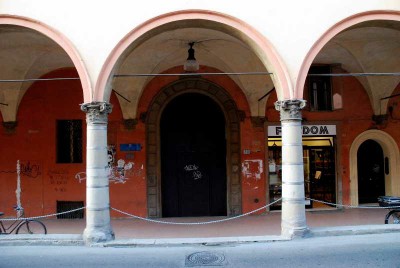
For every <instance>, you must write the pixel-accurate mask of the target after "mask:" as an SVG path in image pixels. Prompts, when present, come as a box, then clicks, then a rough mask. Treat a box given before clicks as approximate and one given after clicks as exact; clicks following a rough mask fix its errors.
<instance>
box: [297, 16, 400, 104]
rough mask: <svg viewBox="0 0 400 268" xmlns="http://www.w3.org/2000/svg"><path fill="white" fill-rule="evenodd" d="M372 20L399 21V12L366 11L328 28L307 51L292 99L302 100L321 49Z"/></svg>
mask: <svg viewBox="0 0 400 268" xmlns="http://www.w3.org/2000/svg"><path fill="white" fill-rule="evenodd" d="M372 20H393V21H400V12H399V11H384V10H378V11H368V12H363V13H358V14H355V15H353V16H350V17H348V18H345V19H344V20H342V21H340V22H338V23H336V24H335V25H333V26H332V27H331V28H329V29H328V30H327V31H326V32H325V33H324V34H323V35H322V36H321V37H320V38H319V39H318V40H317V41H316V42H315V43H314V45H313V46H312V47H311V49H310V50H309V51H308V53H307V55H306V57H305V58H304V60H303V63H302V65H301V67H300V70H299V75H298V76H297V80H296V84H295V89H294V98H297V99H302V98H303V90H304V84H305V81H306V77H307V74H308V70H309V69H310V66H311V64H312V62H313V60H314V59H315V57H316V56H317V55H318V53H319V52H320V51H321V49H322V48H323V47H324V46H325V45H326V44H327V43H328V42H329V41H330V40H331V39H332V38H333V37H335V36H336V35H337V34H339V33H340V32H341V31H343V30H345V29H347V28H349V27H351V26H354V25H356V24H358V23H361V22H365V21H372Z"/></svg>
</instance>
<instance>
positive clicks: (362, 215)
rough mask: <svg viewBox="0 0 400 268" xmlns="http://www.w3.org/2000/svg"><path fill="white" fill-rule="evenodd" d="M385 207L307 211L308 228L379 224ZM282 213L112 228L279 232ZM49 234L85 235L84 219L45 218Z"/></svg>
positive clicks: (133, 222)
mask: <svg viewBox="0 0 400 268" xmlns="http://www.w3.org/2000/svg"><path fill="white" fill-rule="evenodd" d="M386 213H387V210H384V209H346V210H323V211H307V213H306V216H307V225H308V227H309V228H311V229H312V228H316V227H336V226H356V225H376V224H382V225H383V223H384V216H385V215H386ZM280 218H281V214H280V213H279V212H271V213H268V214H267V215H263V216H246V217H243V218H239V219H234V220H231V221H226V222H222V223H214V224H206V225H190V226H186V225H169V224H159V223H151V222H146V221H142V220H137V219H128V218H121V219H113V220H112V228H113V230H114V232H115V235H116V239H127V238H137V239H146V238H197V237H203V238H206V237H234V236H235V237H236V236H264V235H280V228H281V227H280V221H281V219H280ZM217 219H223V217H212V218H210V217H202V218H168V219H160V220H164V221H171V222H172V221H176V222H203V221H210V220H217ZM43 222H44V223H45V224H46V226H47V228H48V233H49V234H82V232H83V230H84V228H85V224H86V222H85V220H66V219H65V220H61V219H45V220H43Z"/></svg>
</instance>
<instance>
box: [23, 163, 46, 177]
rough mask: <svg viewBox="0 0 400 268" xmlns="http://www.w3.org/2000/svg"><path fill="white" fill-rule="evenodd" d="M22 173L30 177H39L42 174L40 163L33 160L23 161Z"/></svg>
mask: <svg viewBox="0 0 400 268" xmlns="http://www.w3.org/2000/svg"><path fill="white" fill-rule="evenodd" d="M20 166H21V167H20V169H21V171H20V172H21V175H23V176H27V177H30V178H37V177H38V176H40V175H41V174H42V172H41V170H40V165H39V164H38V163H35V162H31V161H29V160H28V161H21V163H20Z"/></svg>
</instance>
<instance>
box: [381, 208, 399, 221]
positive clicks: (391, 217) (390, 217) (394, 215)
mask: <svg viewBox="0 0 400 268" xmlns="http://www.w3.org/2000/svg"><path fill="white" fill-rule="evenodd" d="M385 224H400V211H394V210H393V211H391V212H389V213H388V214H387V215H386V218H385Z"/></svg>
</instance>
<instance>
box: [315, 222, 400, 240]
mask: <svg viewBox="0 0 400 268" xmlns="http://www.w3.org/2000/svg"><path fill="white" fill-rule="evenodd" d="M398 232H400V224H385V225H382V224H381V225H356V226H337V227H319V228H312V229H310V236H311V237H323V236H344V235H365V234H384V233H398Z"/></svg>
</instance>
